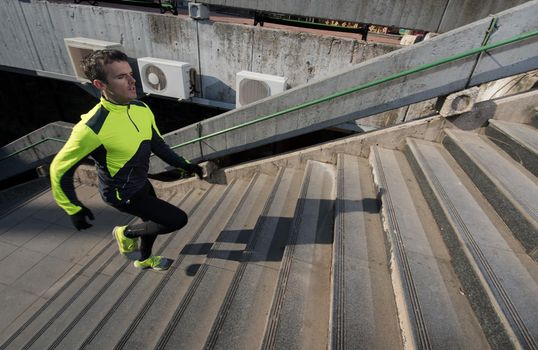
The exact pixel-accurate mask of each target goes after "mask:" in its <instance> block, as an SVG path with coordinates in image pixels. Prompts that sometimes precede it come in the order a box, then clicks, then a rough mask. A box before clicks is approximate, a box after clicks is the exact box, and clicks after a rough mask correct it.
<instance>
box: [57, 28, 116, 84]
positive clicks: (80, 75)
mask: <svg viewBox="0 0 538 350" xmlns="http://www.w3.org/2000/svg"><path fill="white" fill-rule="evenodd" d="M64 43H65V46H66V48H67V53H68V54H69V60H70V61H71V66H72V67H73V71H74V72H75V76H76V77H77V79H78V80H80V81H89V80H88V77H86V74H84V70H83V69H82V64H81V61H82V59H84V58H85V57H86V56H88V55H89V54H90V53H92V52H93V51H97V50H103V49H117V50H122V49H123V46H122V45H121V44H120V43H113V42H110V41H102V40H96V39H90V38H80V37H77V38H64Z"/></svg>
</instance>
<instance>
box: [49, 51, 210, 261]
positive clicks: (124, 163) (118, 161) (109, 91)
mask: <svg viewBox="0 0 538 350" xmlns="http://www.w3.org/2000/svg"><path fill="white" fill-rule="evenodd" d="M83 67H84V73H85V74H86V76H87V77H88V79H89V80H90V81H91V82H92V84H93V85H94V86H95V87H96V88H97V89H99V90H100V91H101V99H100V101H99V103H98V104H97V105H96V106H95V107H93V108H92V109H91V110H90V111H89V112H88V113H86V114H84V115H82V116H81V119H82V120H81V121H80V122H78V123H77V124H76V125H75V126H74V128H73V131H72V133H71V136H70V137H69V140H68V141H67V143H66V144H65V146H64V147H63V148H62V149H61V150H60V152H59V153H58V154H57V155H56V157H55V158H54V160H53V161H52V164H51V167H50V178H51V185H52V193H53V195H54V198H55V200H56V202H57V203H58V205H59V206H60V207H62V208H63V209H64V210H65V211H66V212H67V214H69V215H70V217H71V221H72V222H73V225H74V226H75V227H76V228H77V230H83V229H87V228H89V227H91V226H92V225H91V224H89V223H88V222H87V221H86V218H88V219H90V220H93V219H94V217H93V214H92V212H91V211H90V210H89V209H88V208H86V207H85V206H84V205H83V204H82V203H81V202H80V201H79V200H78V199H77V196H76V193H75V190H74V185H73V174H74V172H75V169H76V167H77V166H78V165H79V164H80V163H81V161H82V160H83V159H85V158H86V157H87V156H90V157H91V158H93V160H94V161H95V163H96V167H97V174H98V179H99V192H100V194H101V197H102V198H103V200H104V201H105V202H106V203H108V204H109V205H111V206H113V207H115V208H117V209H119V210H120V211H122V212H125V213H129V214H132V215H135V216H138V217H140V218H141V219H142V220H143V222H142V223H139V224H134V225H127V226H121V227H119V226H118V227H115V228H114V230H113V232H112V233H113V236H114V237H115V239H116V240H117V242H118V247H119V250H120V253H121V254H123V255H125V256H127V257H128V258H133V256H134V255H136V254H137V252H138V238H140V254H139V255H140V258H139V259H138V260H136V261H135V262H134V265H135V266H136V267H138V268H142V269H155V270H166V269H168V268H169V267H170V265H171V262H172V261H171V260H170V259H167V258H165V257H162V256H154V255H152V254H151V250H152V246H153V243H154V242H155V239H156V238H157V235H160V234H165V233H170V232H172V231H176V230H179V229H180V228H182V227H183V226H185V225H186V224H187V215H186V214H185V212H183V211H182V210H181V209H179V208H177V207H175V206H173V205H171V204H170V203H167V202H165V201H163V200H161V199H159V198H157V197H156V195H155V191H154V190H153V187H152V186H151V184H150V182H149V181H148V178H147V174H148V169H149V157H150V154H151V152H153V153H155V155H157V156H158V157H160V158H161V159H163V160H164V161H165V162H167V163H169V164H170V165H172V166H175V167H177V168H180V169H183V170H185V171H187V172H188V173H195V174H196V175H198V177H199V178H200V179H201V178H202V169H201V167H200V166H198V165H195V164H190V163H189V162H188V161H186V160H185V159H183V158H182V157H180V156H178V155H176V154H175V153H174V152H173V151H172V150H171V149H170V147H169V146H168V145H167V144H166V143H165V142H164V140H163V138H162V137H161V135H160V133H159V130H158V129H157V125H156V124H155V118H154V116H153V113H152V112H151V110H150V109H149V107H148V106H147V105H146V104H145V103H143V102H141V101H138V100H136V97H137V96H136V87H135V82H136V81H135V79H134V78H133V71H132V69H131V67H130V65H129V63H128V62H127V56H126V55H125V54H124V53H123V52H121V51H118V50H99V51H95V52H94V53H92V54H90V55H89V56H88V57H87V58H85V59H84V61H83Z"/></svg>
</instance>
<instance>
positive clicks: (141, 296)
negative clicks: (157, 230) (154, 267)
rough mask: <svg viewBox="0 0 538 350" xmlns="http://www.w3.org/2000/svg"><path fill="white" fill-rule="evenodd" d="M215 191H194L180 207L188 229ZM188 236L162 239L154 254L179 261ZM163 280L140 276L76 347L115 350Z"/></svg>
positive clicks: (157, 276) (160, 276) (151, 275)
mask: <svg viewBox="0 0 538 350" xmlns="http://www.w3.org/2000/svg"><path fill="white" fill-rule="evenodd" d="M212 189H213V188H211V187H210V188H209V189H208V190H203V189H196V190H194V189H193V190H191V191H190V192H189V193H188V194H187V195H186V196H185V198H184V199H183V200H182V202H180V203H179V205H178V206H179V207H180V208H181V209H183V210H184V211H185V212H186V213H187V215H188V216H189V223H188V224H187V225H189V224H190V225H191V226H192V224H191V223H192V222H196V221H199V219H198V218H199V217H202V216H204V215H205V214H203V213H200V211H199V210H198V208H199V207H200V206H201V205H203V204H204V203H205V201H207V200H208V199H207V198H210V194H212V192H215V191H212ZM187 227H189V226H187ZM187 227H186V228H187ZM186 236H189V234H188V233H186V232H185V230H181V231H179V232H177V233H172V234H170V235H167V236H165V237H162V238H163V243H162V244H159V245H157V244H156V245H155V249H154V254H156V255H164V256H167V257H171V258H175V257H176V256H177V252H178V251H181V249H182V248H183V246H184V242H185V241H186V240H188V238H187V237H186ZM157 243H159V241H157ZM163 278H164V274H161V273H139V274H137V275H136V278H135V279H134V280H133V282H132V283H131V284H130V285H129V287H128V288H126V289H125V290H123V292H122V293H121V295H120V297H119V298H118V299H117V301H116V302H115V303H114V304H113V305H112V306H110V308H108V310H105V311H106V313H105V314H104V316H103V315H99V316H98V317H97V319H98V320H99V323H97V324H96V325H95V327H93V329H89V327H87V328H88V329H87V330H86V331H85V333H84V334H80V335H78V336H77V338H78V343H76V344H72V347H73V348H85V349H88V348H90V349H97V348H98V349H105V348H112V347H113V345H115V344H116V342H117V341H118V340H119V339H120V338H121V336H122V335H123V334H125V332H126V331H127V329H128V328H129V326H130V325H132V323H134V322H135V320H136V316H137V315H138V313H140V312H141V310H142V308H143V307H144V305H145V303H144V302H142V301H146V300H148V299H149V298H150V296H151V294H152V292H154V287H155V286H158V285H159V283H161V281H162V280H163ZM119 292H121V291H118V294H119ZM89 331H91V332H89ZM88 332H89V334H88Z"/></svg>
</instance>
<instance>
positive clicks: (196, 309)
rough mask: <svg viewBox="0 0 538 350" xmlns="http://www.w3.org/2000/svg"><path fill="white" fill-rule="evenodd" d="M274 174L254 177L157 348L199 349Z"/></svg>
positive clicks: (270, 186)
mask: <svg viewBox="0 0 538 350" xmlns="http://www.w3.org/2000/svg"><path fill="white" fill-rule="evenodd" d="M274 180H275V179H274V177H273V176H268V175H265V174H260V173H258V174H257V175H255V176H254V178H253V180H252V181H251V183H250V184H249V186H248V188H247V189H246V191H245V195H244V196H243V197H242V199H241V202H240V203H239V204H238V205H237V207H236V209H235V211H233V214H232V215H231V217H230V219H229V220H228V223H227V224H226V226H225V227H224V229H223V230H222V231H219V232H216V236H215V238H216V239H215V243H214V244H213V247H212V248H211V250H210V251H209V253H208V255H207V259H206V260H205V262H204V263H203V264H202V265H201V266H200V268H199V270H198V272H197V274H196V277H195V278H194V280H193V282H192V283H191V285H190V287H189V289H188V291H187V293H186V294H185V297H184V298H183V299H182V300H181V303H180V304H179V305H178V306H177V308H176V311H175V313H174V316H173V317H172V321H171V322H170V323H169V324H168V325H167V327H166V329H165V331H164V333H163V336H162V337H161V338H160V339H159V342H158V344H157V348H159V349H177V348H185V349H201V348H203V347H204V344H205V342H206V339H207V337H208V335H209V333H210V331H211V326H212V324H213V322H214V321H215V318H216V317H217V314H218V312H219V309H220V307H221V305H222V303H223V301H224V298H225V296H226V292H227V290H228V288H230V285H231V282H232V280H233V276H234V274H235V272H236V270H237V267H238V266H239V260H240V258H241V255H242V252H243V250H244V249H245V247H246V244H247V242H248V240H249V239H250V238H251V237H252V235H253V234H254V233H255V232H254V228H255V226H256V222H257V221H258V218H259V216H260V214H261V212H262V210H263V207H264V204H265V202H266V200H267V197H268V196H269V193H270V191H271V189H272V187H273V184H274Z"/></svg>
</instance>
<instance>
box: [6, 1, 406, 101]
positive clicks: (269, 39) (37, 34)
mask: <svg viewBox="0 0 538 350" xmlns="http://www.w3.org/2000/svg"><path fill="white" fill-rule="evenodd" d="M0 16H2V18H4V19H5V21H4V24H5V25H4V26H3V27H2V28H3V30H2V32H1V34H0V35H1V36H2V40H3V42H4V43H5V49H4V50H2V51H1V52H0V65H4V66H8V67H13V68H20V69H24V70H27V71H29V72H36V73H37V74H38V75H44V76H52V77H55V78H58V79H63V80H74V72H73V70H72V67H71V64H70V61H69V56H68V53H67V50H66V48H65V45H64V42H63V39H64V38H72V37H84V38H91V39H98V40H103V41H109V42H116V43H120V44H122V45H123V48H124V51H125V53H127V55H128V56H129V57H131V58H139V57H147V56H149V57H157V58H163V59H171V60H177V61H181V62H188V63H190V64H191V65H192V66H193V67H194V68H195V69H196V71H197V73H198V81H199V86H197V94H196V96H197V97H201V98H204V99H207V100H211V101H219V102H226V103H231V104H234V103H235V74H236V73H237V72H239V71H241V70H254V71H257V72H259V73H266V74H279V75H284V76H288V84H289V85H290V86H291V87H295V86H297V85H300V84H303V83H305V82H306V81H308V80H311V79H315V78H316V79H319V78H322V77H327V76H330V75H331V74H333V73H334V72H336V71H339V70H341V69H343V68H347V67H350V66H352V65H355V64H357V63H359V62H362V61H364V60H366V59H368V58H371V57H375V56H378V55H381V54H384V53H387V52H390V51H392V50H394V49H396V48H397V47H399V45H385V44H370V43H366V42H363V41H360V40H359V39H357V38H355V39H351V38H350V39H348V38H334V37H333V38H331V37H324V36H321V35H315V34H304V33H297V32H290V31H287V30H282V29H266V28H260V27H254V26H252V23H251V24H250V25H242V24H234V23H216V22H213V21H200V22H198V21H196V20H193V19H191V18H190V17H188V16H187V15H180V16H171V15H161V14H158V13H152V12H141V11H137V10H129V9H122V8H110V7H99V6H97V7H95V6H87V4H81V5H77V4H73V3H66V2H47V1H37V0H32V1H27V2H21V1H16V0H7V1H2V2H1V3H0ZM251 22H252V21H251ZM275 37H277V38H278V37H282V39H277V40H274V39H275ZM298 47H302V50H297V48H298ZM307 62H308V63H307ZM302 72H308V74H298V73H302Z"/></svg>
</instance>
